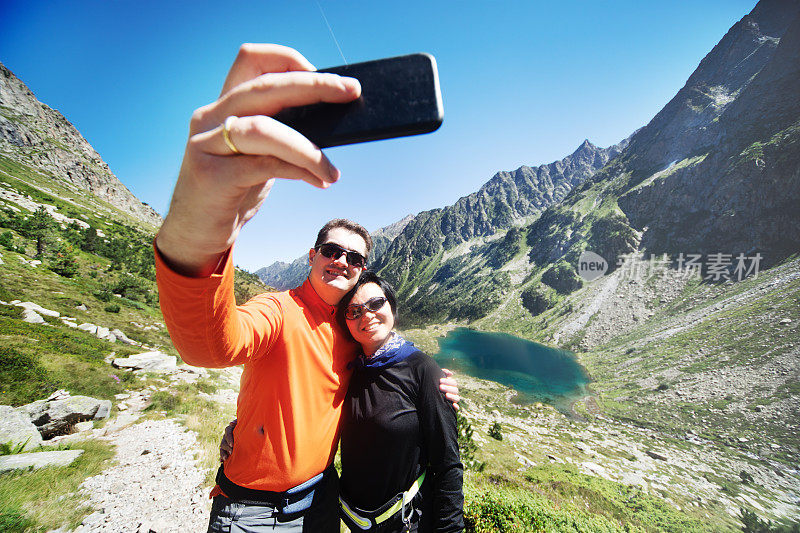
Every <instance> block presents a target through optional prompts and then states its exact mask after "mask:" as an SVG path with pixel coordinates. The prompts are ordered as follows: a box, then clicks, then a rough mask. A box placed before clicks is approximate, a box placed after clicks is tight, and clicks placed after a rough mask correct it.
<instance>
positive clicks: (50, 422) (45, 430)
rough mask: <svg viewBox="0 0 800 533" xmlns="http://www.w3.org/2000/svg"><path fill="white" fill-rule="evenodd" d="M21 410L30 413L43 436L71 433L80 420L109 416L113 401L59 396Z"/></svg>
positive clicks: (31, 404) (28, 405)
mask: <svg viewBox="0 0 800 533" xmlns="http://www.w3.org/2000/svg"><path fill="white" fill-rule="evenodd" d="M19 410H20V411H21V412H23V413H25V414H27V415H28V417H29V418H30V420H31V422H33V423H34V424H35V425H36V426H37V427H38V429H39V433H41V435H42V438H44V439H49V438H52V437H54V436H56V435H63V434H66V433H70V432H71V431H72V429H73V426H74V425H75V424H76V423H78V422H85V421H87V420H99V419H103V418H108V415H109V414H110V412H111V401H109V400H98V399H96V398H90V397H89V396H68V397H66V398H64V397H59V399H54V400H49V399H48V400H37V401H35V402H33V403H29V404H27V405H23V406H22V407H20V408H19Z"/></svg>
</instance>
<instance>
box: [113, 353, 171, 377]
mask: <svg viewBox="0 0 800 533" xmlns="http://www.w3.org/2000/svg"><path fill="white" fill-rule="evenodd" d="M111 364H112V365H113V366H114V367H115V368H127V369H130V370H144V371H147V372H157V373H171V372H175V371H177V370H178V362H177V358H176V357H175V356H174V355H167V354H165V353H163V352H159V351H154V352H144V353H140V354H136V355H131V356H130V357H118V358H116V359H114V361H113V362H112V363H111Z"/></svg>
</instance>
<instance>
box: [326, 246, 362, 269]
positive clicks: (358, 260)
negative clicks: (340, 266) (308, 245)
mask: <svg viewBox="0 0 800 533" xmlns="http://www.w3.org/2000/svg"><path fill="white" fill-rule="evenodd" d="M314 249H315V250H316V251H318V252H319V253H321V254H322V255H323V256H324V257H327V258H328V259H339V258H340V257H342V254H344V255H345V256H346V257H347V264H348V265H350V266H354V267H358V268H364V265H366V264H367V259H366V258H365V257H364V256H363V255H361V254H360V253H358V252H354V251H353V250H348V249H346V248H342V247H341V246H339V245H338V244H334V243H332V242H326V243H324V244H320V245H319V246H317V247H316V248H314Z"/></svg>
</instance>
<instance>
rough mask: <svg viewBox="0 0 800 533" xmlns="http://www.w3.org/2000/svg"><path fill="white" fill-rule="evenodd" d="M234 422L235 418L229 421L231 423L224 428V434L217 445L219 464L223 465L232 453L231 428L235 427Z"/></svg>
mask: <svg viewBox="0 0 800 533" xmlns="http://www.w3.org/2000/svg"><path fill="white" fill-rule="evenodd" d="M236 422H237V419H236V418H234V419H233V420H231V423H230V424H228V426H227V427H226V428H225V433H224V434H223V435H222V440H221V441H220V443H219V460H220V462H221V463H224V462H225V460H226V459H227V458H228V457H230V456H231V454H232V453H233V428H235V427H236Z"/></svg>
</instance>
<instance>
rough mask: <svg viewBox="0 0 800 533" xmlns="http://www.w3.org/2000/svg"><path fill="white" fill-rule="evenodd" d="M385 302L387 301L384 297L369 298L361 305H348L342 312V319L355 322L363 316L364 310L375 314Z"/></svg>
mask: <svg viewBox="0 0 800 533" xmlns="http://www.w3.org/2000/svg"><path fill="white" fill-rule="evenodd" d="M386 302H387V300H386V297H385V296H376V297H375V298H370V299H369V300H367V301H366V302H364V303H363V304H350V305H348V306H347V307H346V308H345V310H344V317H345V318H346V319H347V320H356V319H358V318H361V315H363V314H364V310H368V311H372V312H373V313H377V312H378V311H380V310H381V308H382V307H383V306H384V305H386Z"/></svg>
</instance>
